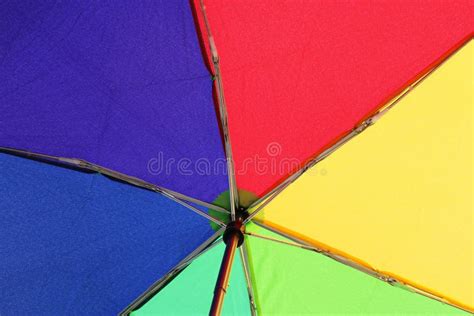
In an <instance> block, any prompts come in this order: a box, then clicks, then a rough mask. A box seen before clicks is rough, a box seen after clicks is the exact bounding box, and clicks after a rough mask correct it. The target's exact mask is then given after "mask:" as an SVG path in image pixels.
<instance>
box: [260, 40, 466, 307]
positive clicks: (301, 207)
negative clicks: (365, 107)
mask: <svg viewBox="0 0 474 316" xmlns="http://www.w3.org/2000/svg"><path fill="white" fill-rule="evenodd" d="M473 54H474V44H473V41H470V43H468V44H467V45H466V46H464V47H463V48H462V49H461V50H460V51H458V52H457V53H456V54H455V55H454V56H452V57H451V58H450V59H449V60H448V61H447V62H446V63H445V64H444V65H443V66H441V68H439V69H438V70H436V71H435V72H434V73H433V74H431V75H430V76H429V77H428V78H427V79H426V80H425V81H423V82H422V83H421V84H420V85H419V86H418V87H416V88H415V89H414V90H413V91H412V92H411V93H410V94H409V95H408V96H407V97H405V98H404V99H403V100H402V101H401V102H400V103H399V104H397V105H395V107H394V108H392V109H391V110H390V111H389V112H388V113H387V114H386V115H385V116H383V117H382V118H381V119H380V120H379V121H378V122H377V123H375V125H374V126H372V127H370V128H368V129H367V130H366V131H364V132H363V133H362V134H361V135H359V136H357V137H355V138H354V139H352V140H351V141H350V142H349V143H347V144H346V145H344V146H343V147H342V148H340V149H338V150H337V151H336V152H335V153H333V154H332V155H331V156H329V157H328V158H327V159H326V160H324V161H322V162H321V163H319V164H318V165H316V167H314V168H313V169H312V170H309V171H308V172H307V173H305V174H304V175H303V176H302V177H301V178H300V179H298V180H297V181H296V182H295V183H293V184H292V185H290V186H289V187H288V188H287V189H286V190H285V191H284V192H283V193H282V194H281V195H280V196H279V197H277V198H276V199H275V200H274V201H272V202H271V203H270V204H269V205H268V206H266V208H265V210H264V212H263V216H261V217H260V221H263V222H264V223H265V224H266V225H269V226H272V227H276V228H279V229H280V230H283V231H284V232H286V233H288V234H290V235H293V236H296V237H299V238H303V239H305V240H306V241H309V242H312V243H313V244H315V245H316V246H320V247H321V246H323V247H326V248H328V249H330V250H331V251H333V252H337V253H340V254H344V255H345V256H348V257H350V258H352V259H353V260H355V261H358V262H360V263H361V264H364V265H367V266H370V267H372V268H374V269H376V270H378V271H382V272H385V273H387V274H389V275H392V276H394V277H396V278H398V279H401V280H404V281H405V282H408V283H410V284H412V285H416V286H418V287H420V288H422V289H424V290H427V291H429V292H431V293H434V294H436V295H439V296H441V297H443V298H445V299H447V300H449V301H450V302H453V303H454V304H456V305H458V306H462V307H464V308H467V309H470V310H474V292H473V286H474V276H473V274H474V245H473V236H474V227H473V226H474V224H473V196H474V192H473V150H472V149H473V130H472V125H473V123H472V122H473V119H474V117H473V89H474V83H473V57H474V55H473ZM316 282H317V281H316ZM348 286H350V284H348Z"/></svg>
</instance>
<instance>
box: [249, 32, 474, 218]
mask: <svg viewBox="0 0 474 316" xmlns="http://www.w3.org/2000/svg"><path fill="white" fill-rule="evenodd" d="M469 42H470V40H468V41H466V42H465V43H464V44H463V45H461V46H460V47H459V48H457V49H456V50H455V51H453V52H452V53H451V54H450V55H449V56H447V57H446V58H444V59H443V60H442V61H441V62H440V63H438V64H437V65H434V66H433V67H432V68H430V69H429V70H428V71H427V72H426V73H425V74H423V75H422V76H421V77H420V78H419V79H418V80H417V81H415V82H413V83H412V84H410V85H409V86H408V87H406V88H405V89H404V90H403V91H402V92H401V93H400V94H399V95H398V96H396V97H395V98H393V99H392V100H390V102H388V103H387V104H386V105H385V106H382V107H381V108H380V109H379V110H378V111H377V112H375V114H373V115H372V116H370V117H369V118H367V119H366V120H364V121H363V122H362V123H360V124H358V125H356V126H355V127H354V128H353V129H352V130H351V131H350V132H348V133H347V134H346V135H344V136H343V137H341V138H340V139H339V140H338V141H337V142H336V143H335V144H334V145H332V146H331V147H329V148H328V149H326V150H324V151H323V152H322V153H321V154H319V155H318V156H316V157H315V158H314V159H311V160H310V161H309V162H308V163H306V164H305V165H304V166H303V167H302V168H301V169H300V170H298V171H297V172H295V173H293V174H292V175H290V176H289V177H288V178H286V179H285V180H284V181H283V182H281V183H280V184H279V185H277V186H276V187H275V188H273V189H272V190H270V191H269V192H268V193H267V194H265V195H264V196H262V197H261V198H259V199H258V200H256V201H255V202H253V203H252V204H251V205H250V206H249V209H250V208H253V207H255V206H257V205H258V204H260V203H262V202H263V201H264V200H266V199H267V198H268V197H270V196H272V195H273V194H275V193H276V194H279V193H281V192H282V190H281V188H282V187H285V188H286V187H287V186H288V185H289V184H291V183H293V182H294V181H296V179H298V178H299V177H300V176H301V175H303V174H304V173H305V172H306V171H307V170H308V169H310V168H312V167H314V166H315V165H316V164H318V163H319V162H321V161H322V160H324V159H325V158H327V157H328V156H329V155H331V154H332V153H333V152H335V151H336V150H337V149H339V148H340V147H342V146H343V145H344V144H346V143H347V142H349V141H350V140H351V139H352V138H354V137H355V136H357V135H359V134H361V133H362V132H363V131H365V130H366V129H367V128H368V127H369V126H372V125H373V124H374V123H375V122H377V121H378V120H379V119H380V118H381V117H382V116H383V115H385V114H386V113H387V112H388V111H389V110H390V109H392V108H393V107H394V106H395V105H396V104H397V103H399V102H400V101H401V100H402V99H403V98H405V97H406V96H407V95H408V94H409V93H410V92H411V91H413V89H415V88H416V87H417V86H418V85H419V84H420V83H422V82H423V81H424V80H425V79H426V78H428V77H429V76H430V75H431V74H433V73H434V72H435V71H436V70H437V69H439V68H440V67H441V66H442V65H443V64H444V63H446V62H447V61H448V60H449V59H450V58H451V57H452V56H454V55H455V54H456V53H457V52H458V51H459V50H461V49H462V48H463V47H464V46H466V45H467V44H468V43H469Z"/></svg>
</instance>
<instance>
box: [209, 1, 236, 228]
mask: <svg viewBox="0 0 474 316" xmlns="http://www.w3.org/2000/svg"><path fill="white" fill-rule="evenodd" d="M200 7H201V12H202V16H203V19H204V25H205V27H206V32H207V35H208V40H209V47H210V51H211V57H212V63H213V65H214V78H215V80H216V93H217V100H218V105H219V118H220V123H221V127H222V135H223V137H224V149H225V155H226V163H227V177H228V180H229V193H230V201H231V203H230V215H231V219H232V220H233V221H235V218H236V216H235V213H236V208H237V207H239V193H238V191H237V183H236V180H235V165H234V159H233V156H232V145H231V142H230V133H229V126H228V121H227V107H226V103H225V97H224V87H223V85H222V75H221V70H220V63H219V55H218V53H217V48H216V44H215V42H214V37H213V36H212V33H211V28H210V25H209V20H208V18H207V14H206V6H205V5H204V1H203V0H200Z"/></svg>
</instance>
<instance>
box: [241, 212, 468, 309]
mask: <svg viewBox="0 0 474 316" xmlns="http://www.w3.org/2000/svg"><path fill="white" fill-rule="evenodd" d="M252 222H253V223H255V224H256V225H258V226H260V227H262V228H265V229H267V230H269V231H271V232H273V233H275V234H277V235H280V236H282V237H284V238H286V239H289V240H292V241H293V242H287V241H282V240H278V239H275V238H272V237H267V236H262V235H259V234H254V233H249V232H245V234H247V235H249V236H252V237H256V238H260V239H264V240H267V241H270V242H277V243H280V244H285V245H288V246H292V247H298V248H301V249H305V250H310V251H314V252H317V253H320V254H322V255H325V256H326V257H329V258H331V259H333V260H335V261H337V262H339V263H342V264H344V265H346V266H349V267H351V268H354V269H356V270H359V271H361V272H363V273H365V274H368V275H370V276H372V277H375V278H377V279H379V280H381V281H383V282H386V283H388V284H390V285H392V286H397V287H400V288H404V289H407V290H409V291H411V292H415V293H417V294H420V295H423V296H426V297H428V298H431V299H434V300H437V301H439V302H441V303H444V304H448V305H450V306H453V307H455V308H458V309H461V310H464V311H467V312H471V313H472V311H471V310H468V309H467V308H464V307H463V306H460V305H456V304H454V303H452V302H450V301H448V300H447V299H445V298H444V297H441V296H438V295H436V294H433V293H429V292H427V291H425V290H423V289H420V288H418V287H416V286H413V285H411V284H408V283H405V282H403V281H401V280H397V279H396V278H394V277H392V276H390V275H388V274H385V273H382V272H380V271H377V270H376V269H374V268H373V267H370V266H364V265H362V264H360V263H358V262H355V261H353V260H351V259H349V258H346V257H344V256H342V255H339V254H335V253H331V252H330V251H329V250H326V249H322V248H318V247H315V246H313V245H311V244H309V243H307V242H305V241H303V240H301V239H298V238H296V237H293V236H290V235H288V234H287V233H284V232H282V231H280V230H278V229H276V228H273V227H269V226H267V225H265V224H263V223H262V222H258V221H255V220H254V221H252Z"/></svg>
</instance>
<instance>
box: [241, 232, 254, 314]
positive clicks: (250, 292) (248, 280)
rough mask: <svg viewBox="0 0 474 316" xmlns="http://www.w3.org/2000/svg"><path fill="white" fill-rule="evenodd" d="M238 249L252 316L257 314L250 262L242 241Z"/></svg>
mask: <svg viewBox="0 0 474 316" xmlns="http://www.w3.org/2000/svg"><path fill="white" fill-rule="evenodd" d="M239 251H240V259H241V262H242V267H243V269H244V275H245V282H246V283H247V292H248V295H249V303H250V312H251V315H252V316H255V315H257V306H256V304H255V295H254V291H253V289H254V287H253V284H252V278H251V276H250V262H249V257H248V250H247V245H246V244H245V241H244V243H242V246H240V248H239Z"/></svg>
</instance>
